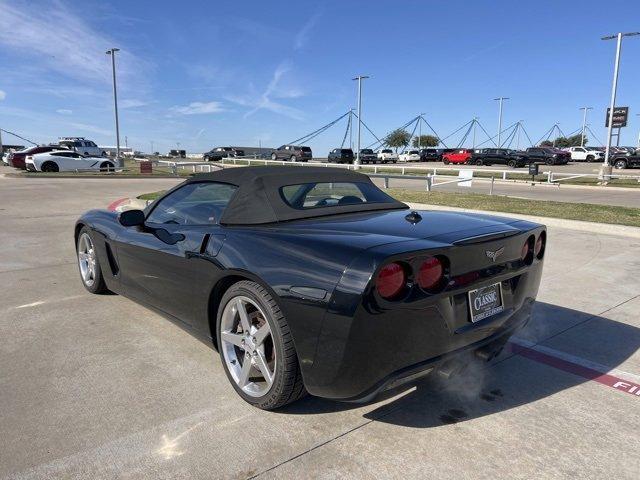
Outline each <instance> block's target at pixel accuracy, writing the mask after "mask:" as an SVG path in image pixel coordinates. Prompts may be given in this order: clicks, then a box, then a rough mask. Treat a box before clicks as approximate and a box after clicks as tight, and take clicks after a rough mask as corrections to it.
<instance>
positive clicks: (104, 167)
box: [100, 162, 116, 172]
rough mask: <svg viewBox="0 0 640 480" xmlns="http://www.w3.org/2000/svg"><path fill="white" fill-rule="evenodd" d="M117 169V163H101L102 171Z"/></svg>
mask: <svg viewBox="0 0 640 480" xmlns="http://www.w3.org/2000/svg"><path fill="white" fill-rule="evenodd" d="M115 169H116V167H115V165H114V164H113V163H111V162H102V163H101V164H100V171H101V172H113V171H115Z"/></svg>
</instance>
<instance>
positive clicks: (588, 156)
mask: <svg viewBox="0 0 640 480" xmlns="http://www.w3.org/2000/svg"><path fill="white" fill-rule="evenodd" d="M595 159H596V157H594V156H593V155H587V162H593V161H594V160H595Z"/></svg>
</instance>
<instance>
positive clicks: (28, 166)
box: [25, 163, 38, 172]
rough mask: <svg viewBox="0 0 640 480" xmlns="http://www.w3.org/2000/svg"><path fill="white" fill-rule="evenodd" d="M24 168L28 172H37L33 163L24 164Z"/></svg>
mask: <svg viewBox="0 0 640 480" xmlns="http://www.w3.org/2000/svg"><path fill="white" fill-rule="evenodd" d="M25 170H26V171H28V172H37V171H38V170H37V169H36V167H35V165H34V164H33V163H26V164H25Z"/></svg>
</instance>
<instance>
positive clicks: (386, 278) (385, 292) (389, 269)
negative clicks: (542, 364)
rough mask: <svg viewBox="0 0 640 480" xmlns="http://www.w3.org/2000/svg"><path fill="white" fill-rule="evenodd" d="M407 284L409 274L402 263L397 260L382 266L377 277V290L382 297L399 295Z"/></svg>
mask: <svg viewBox="0 0 640 480" xmlns="http://www.w3.org/2000/svg"><path fill="white" fill-rule="evenodd" d="M406 284H407V274H406V272H405V269H404V267H403V266H402V265H400V264H399V263H397V262H393V263H390V264H388V265H385V266H384V267H382V269H381V270H380V272H378V276H377V277H376V290H377V291H378V294H379V295H380V296H381V297H382V298H386V299H388V300H389V299H392V298H394V297H397V296H398V295H399V294H400V292H402V290H404V288H405V286H406Z"/></svg>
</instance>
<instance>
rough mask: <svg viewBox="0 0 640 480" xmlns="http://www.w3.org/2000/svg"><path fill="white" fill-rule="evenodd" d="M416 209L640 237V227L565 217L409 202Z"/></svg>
mask: <svg viewBox="0 0 640 480" xmlns="http://www.w3.org/2000/svg"><path fill="white" fill-rule="evenodd" d="M407 205H409V206H410V207H411V208H413V209H415V210H452V211H455V212H469V213H482V214H485V215H495V216H499V217H510V218H517V219H522V220H529V221H531V222H536V223H542V224H544V225H547V226H548V227H559V228H567V229H569V230H577V231H580V232H590V233H601V234H605V235H617V236H620V237H628V238H640V227H630V226H627V225H614V224H610V223H596V222H583V221H580V220H566V219H564V218H553V217H537V216H535V215H521V214H518V213H506V212H493V211H487V210H472V209H469V208H458V207H445V206H441V205H429V204H426V203H407Z"/></svg>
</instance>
